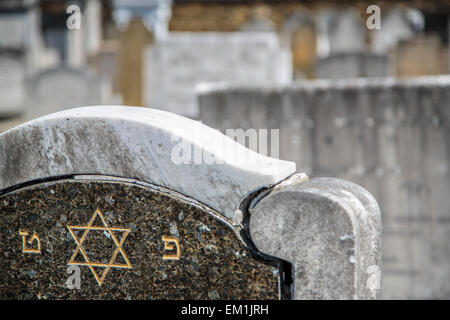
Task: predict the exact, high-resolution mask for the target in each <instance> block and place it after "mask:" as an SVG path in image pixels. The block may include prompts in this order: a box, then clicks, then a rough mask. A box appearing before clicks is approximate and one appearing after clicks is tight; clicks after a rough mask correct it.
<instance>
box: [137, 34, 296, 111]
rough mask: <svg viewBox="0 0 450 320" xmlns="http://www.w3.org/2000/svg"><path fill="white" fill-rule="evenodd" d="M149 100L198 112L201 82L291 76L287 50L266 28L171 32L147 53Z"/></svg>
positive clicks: (274, 81) (272, 80)
mask: <svg viewBox="0 0 450 320" xmlns="http://www.w3.org/2000/svg"><path fill="white" fill-rule="evenodd" d="M145 63H146V64H145V95H146V98H145V104H146V105H147V106H151V107H157V108H163V109H165V110H168V111H171V112H175V113H178V114H182V115H186V116H190V117H196V116H197V115H198V106H197V98H196V94H195V89H196V86H197V85H199V84H201V83H211V82H230V83H235V84H261V85H281V84H286V83H290V82H291V80H292V68H291V60H290V52H289V49H287V48H284V47H282V46H281V45H280V43H279V40H278V37H277V35H276V34H274V33H268V32H259V33H253V32H237V33H187V32H183V33H181V32H180V33H170V34H169V35H168V37H167V38H166V39H164V40H162V41H160V42H157V43H155V44H154V45H152V46H150V47H149V48H148V50H147V52H146V56H145Z"/></svg>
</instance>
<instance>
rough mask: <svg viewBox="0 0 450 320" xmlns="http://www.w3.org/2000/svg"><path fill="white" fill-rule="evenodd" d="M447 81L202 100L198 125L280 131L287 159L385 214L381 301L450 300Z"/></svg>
mask: <svg viewBox="0 0 450 320" xmlns="http://www.w3.org/2000/svg"><path fill="white" fill-rule="evenodd" d="M448 101H450V77H448V76H442V77H424V78H417V79H411V80H395V79H392V78H387V79H365V80H363V79H358V80H350V79H347V80H345V81H344V80H342V81H331V80H321V81H313V82H302V83H300V84H299V85H296V86H292V87H288V88H285V89H282V90H281V89H273V90H268V89H267V88H266V89H263V88H241V89H237V88H236V89H233V88H231V89H230V88H229V89H221V90H217V91H214V92H211V93H209V94H206V93H205V94H203V95H201V96H200V109H201V117H200V118H201V120H202V121H203V123H205V124H206V125H209V126H211V127H214V128H217V129H220V130H224V129H227V128H243V129H248V128H269V129H270V128H274V129H277V128H279V129H280V132H279V133H280V158H281V159H286V160H291V161H295V162H296V163H297V170H298V171H300V172H306V173H307V174H308V175H309V176H311V177H313V176H314V177H321V176H328V177H336V178H340V179H344V180H349V181H352V182H355V183H357V184H359V185H361V186H363V187H364V188H366V189H367V190H368V191H369V192H370V193H371V194H372V195H373V196H374V197H375V199H377V201H378V203H379V205H380V207H381V212H382V215H383V272H382V276H383V293H382V296H383V298H386V299H430V298H441V299H443V298H450V268H449V265H450V197H449V196H448V190H450V170H449V163H450V105H449V103H448Z"/></svg>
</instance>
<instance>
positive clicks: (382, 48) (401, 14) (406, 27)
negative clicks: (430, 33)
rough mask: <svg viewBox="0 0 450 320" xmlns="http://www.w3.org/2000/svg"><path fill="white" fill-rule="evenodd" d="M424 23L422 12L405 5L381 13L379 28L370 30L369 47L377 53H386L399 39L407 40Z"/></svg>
mask: <svg viewBox="0 0 450 320" xmlns="http://www.w3.org/2000/svg"><path fill="white" fill-rule="evenodd" d="M424 25H425V19H424V17H423V14H422V13H421V12H420V11H419V10H417V9H412V8H407V7H396V8H393V9H391V10H389V11H387V12H386V13H384V12H383V13H382V18H381V29H374V30H370V32H369V35H370V37H371V48H372V49H373V51H375V52H377V53H382V54H386V53H388V52H389V51H390V50H392V49H394V48H395V47H396V45H397V43H398V42H399V41H400V40H407V39H410V38H412V37H414V36H415V35H417V33H418V32H421V31H422V30H423V28H424Z"/></svg>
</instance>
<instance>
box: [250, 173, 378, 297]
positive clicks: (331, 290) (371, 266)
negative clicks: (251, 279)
mask: <svg viewBox="0 0 450 320" xmlns="http://www.w3.org/2000/svg"><path fill="white" fill-rule="evenodd" d="M292 179H293V180H295V179H298V178H296V177H295V176H293V177H292ZM292 179H291V180H292ZM286 182H289V180H288V181H286ZM286 182H285V183H283V184H284V185H285V186H283V184H282V185H281V186H279V187H276V188H274V189H273V191H272V192H271V193H270V194H268V195H266V197H264V198H262V199H261V200H260V201H259V202H258V203H256V204H255V205H253V208H250V234H251V237H252V240H253V242H254V244H255V246H256V247H257V249H258V250H259V251H260V252H262V253H265V254H268V255H271V256H274V257H277V258H280V259H284V260H286V261H289V262H291V263H292V265H293V269H294V270H293V279H294V281H293V282H294V298H295V299H376V298H379V296H380V293H381V283H380V279H381V213H380V209H379V207H378V204H377V202H376V200H375V199H374V198H373V197H372V195H371V194H370V193H369V192H368V191H366V190H365V189H363V188H362V187H360V186H358V185H356V184H354V183H351V182H347V181H343V180H339V179H332V178H316V179H312V180H309V181H306V182H304V179H303V180H302V181H300V182H299V183H295V181H291V183H286Z"/></svg>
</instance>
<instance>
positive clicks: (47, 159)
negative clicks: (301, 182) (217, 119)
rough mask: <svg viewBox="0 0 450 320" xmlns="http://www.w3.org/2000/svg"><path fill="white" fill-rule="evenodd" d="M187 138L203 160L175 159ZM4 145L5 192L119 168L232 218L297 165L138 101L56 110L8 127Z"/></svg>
mask: <svg viewBox="0 0 450 320" xmlns="http://www.w3.org/2000/svg"><path fill="white" fill-rule="evenodd" d="M181 143H183V144H187V145H188V146H189V150H191V146H193V147H195V148H194V150H193V152H192V153H193V156H194V158H195V157H196V154H200V157H201V156H203V158H202V159H201V160H202V161H201V162H200V163H198V164H197V163H194V161H195V159H193V161H189V162H186V163H180V164H177V162H175V161H173V157H172V153H173V152H174V150H176V151H177V154H178V149H176V148H177V146H180V144H181ZM0 150H1V153H0V154H1V156H0V192H1V191H2V190H4V189H6V188H9V187H12V186H16V185H17V184H21V183H26V182H30V181H34V180H37V179H44V178H51V177H58V176H70V175H74V174H101V175H111V176H118V177H123V178H135V179H137V180H140V181H143V182H148V183H152V184H155V185H159V186H163V187H167V188H169V189H171V190H174V191H177V192H179V193H181V194H184V195H186V196H190V197H192V198H194V199H196V200H198V201H200V202H202V203H204V204H206V205H208V206H210V207H211V208H212V209H214V210H216V211H218V212H220V213H221V214H223V215H224V216H225V217H227V218H232V216H233V212H234V210H235V209H237V207H238V205H239V202H240V200H241V199H242V198H243V197H245V196H246V195H247V194H248V193H250V192H251V191H254V190H255V189H258V188H261V187H263V186H265V185H271V184H276V183H277V182H279V181H281V180H283V179H285V178H286V177H288V176H289V175H291V174H292V173H294V172H295V164H294V163H292V162H287V161H280V160H277V159H272V158H268V157H265V156H261V155H259V154H257V153H255V152H252V151H250V150H248V149H246V148H244V147H242V146H241V145H240V144H238V143H236V142H234V141H233V140H231V139H229V138H227V137H226V136H224V135H222V134H221V133H220V132H218V131H217V130H213V129H211V128H208V127H206V126H204V125H202V124H201V123H199V122H197V121H193V120H190V119H187V118H184V117H181V116H177V115H175V114H171V113H168V112H165V111H159V110H154V109H148V108H137V107H120V106H116V107H85V108H77V109H71V110H67V111H63V112H59V113H55V114H52V115H48V116H46V117H42V118H39V119H36V120H33V121H31V122H28V123H26V124H23V125H20V126H18V127H15V128H13V129H11V130H9V131H6V132H4V133H2V134H1V135H0ZM190 159H191V157H190ZM211 159H213V160H214V159H215V160H216V162H214V161H211ZM219 160H223V163H222V164H217V162H218V161H219ZM208 161H210V162H208Z"/></svg>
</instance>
